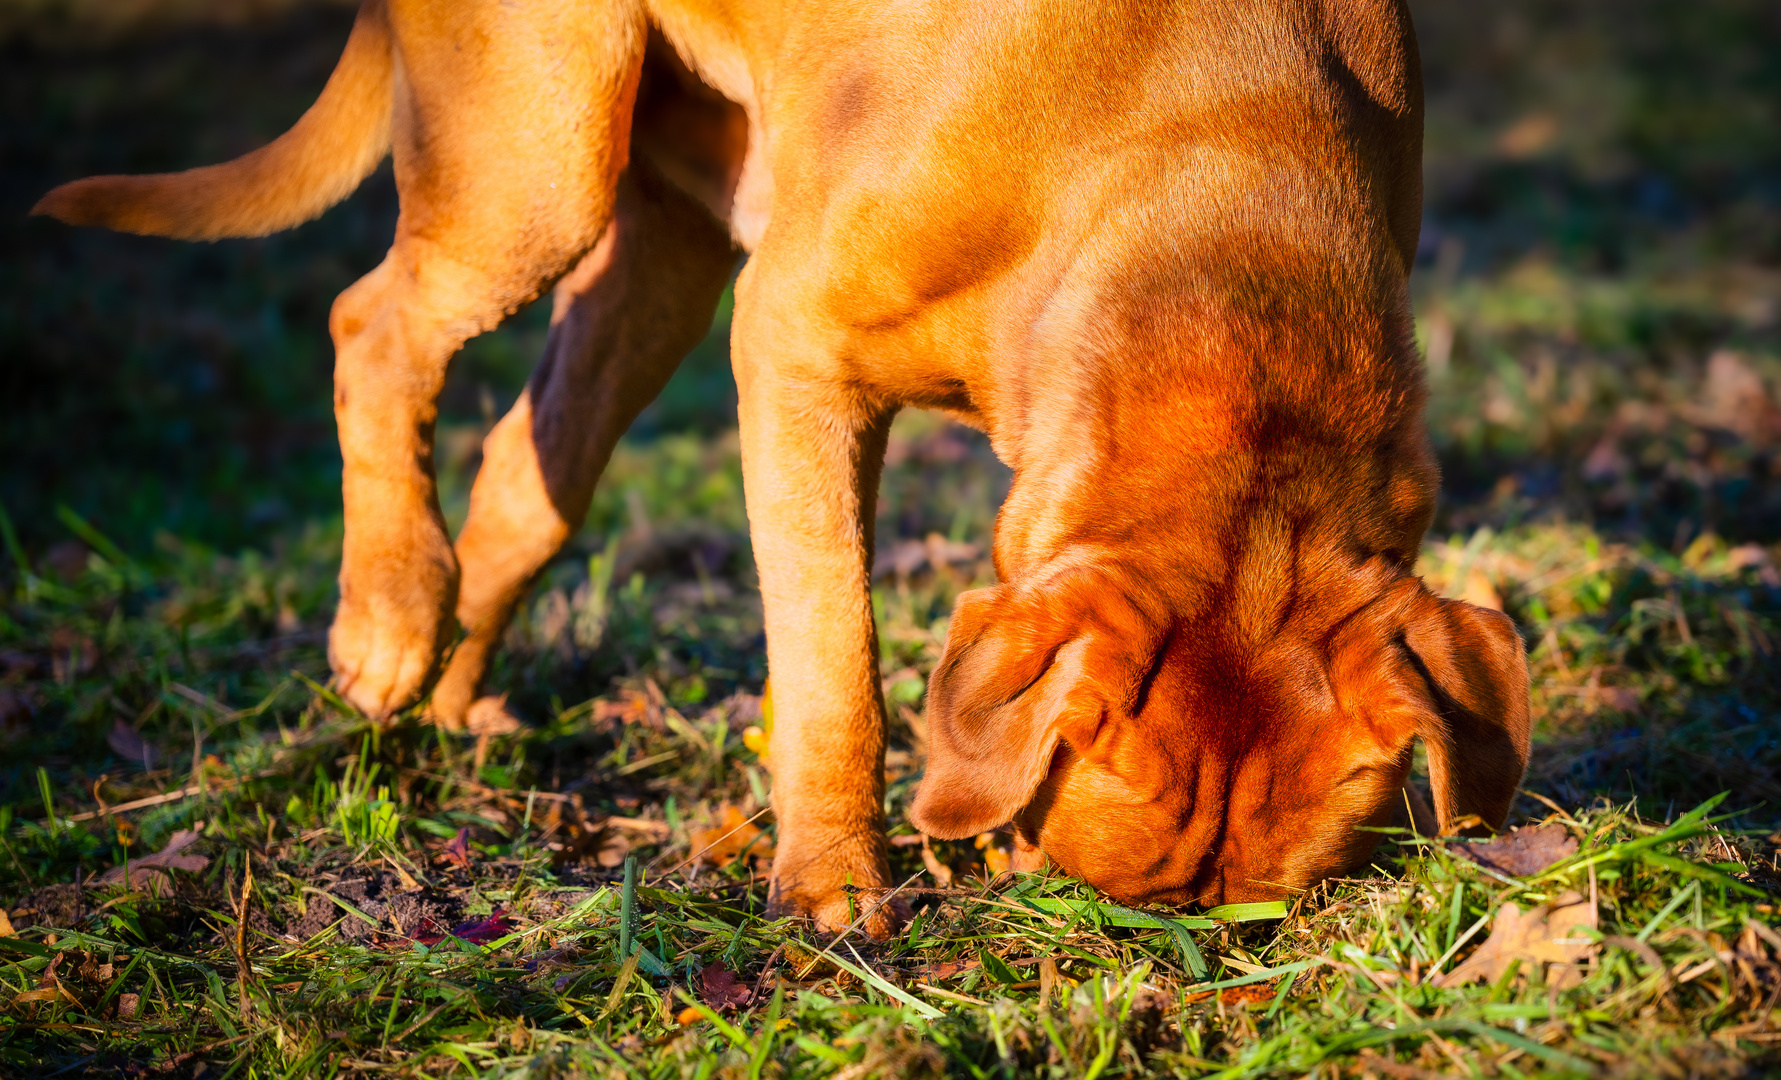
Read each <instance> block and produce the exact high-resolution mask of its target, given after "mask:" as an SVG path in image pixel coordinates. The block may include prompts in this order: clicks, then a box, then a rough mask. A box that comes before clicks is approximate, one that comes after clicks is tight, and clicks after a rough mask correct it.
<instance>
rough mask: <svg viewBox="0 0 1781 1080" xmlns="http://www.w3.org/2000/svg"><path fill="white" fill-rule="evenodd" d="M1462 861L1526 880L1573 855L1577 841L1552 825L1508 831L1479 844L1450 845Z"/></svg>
mask: <svg viewBox="0 0 1781 1080" xmlns="http://www.w3.org/2000/svg"><path fill="white" fill-rule="evenodd" d="M1449 850H1450V851H1452V852H1453V853H1454V854H1455V855H1458V856H1459V857H1460V858H1462V859H1470V860H1471V861H1472V862H1475V863H1477V864H1478V865H1479V866H1487V867H1489V868H1490V869H1492V870H1495V871H1497V872H1498V873H1500V874H1508V875H1509V876H1510V877H1529V876H1531V875H1534V874H1537V873H1539V872H1540V871H1542V870H1544V869H1546V868H1547V867H1548V866H1551V865H1552V864H1553V863H1556V862H1560V861H1562V860H1564V859H1568V858H1570V857H1571V856H1573V855H1575V854H1577V839H1576V837H1574V836H1572V835H1571V834H1570V833H1569V832H1568V831H1566V829H1565V827H1564V826H1563V825H1560V824H1557V823H1556V822H1554V823H1551V824H1547V825H1540V826H1533V825H1523V826H1522V827H1521V828H1519V829H1511V830H1509V831H1508V832H1506V833H1504V834H1503V835H1501V836H1498V837H1496V838H1494V839H1492V840H1490V841H1488V842H1486V843H1483V844H1454V845H1452V846H1451V847H1450V848H1449Z"/></svg>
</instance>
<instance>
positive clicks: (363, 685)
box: [328, 549, 457, 720]
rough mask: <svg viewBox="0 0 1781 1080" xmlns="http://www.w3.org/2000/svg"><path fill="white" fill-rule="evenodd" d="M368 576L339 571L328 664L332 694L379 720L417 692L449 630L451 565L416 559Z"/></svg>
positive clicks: (454, 588)
mask: <svg viewBox="0 0 1781 1080" xmlns="http://www.w3.org/2000/svg"><path fill="white" fill-rule="evenodd" d="M448 550H449V549H448ZM368 576H369V575H365V574H354V575H349V574H347V573H346V572H345V571H344V570H343V572H342V574H341V588H340V610H339V611H338V612H337V613H336V614H335V616H334V625H333V627H332V628H331V629H330V630H329V632H328V663H329V665H330V666H331V667H332V668H333V669H334V685H335V688H336V689H337V690H338V691H339V693H340V696H341V697H343V698H345V699H346V700H347V701H348V702H350V703H351V704H352V705H353V706H354V707H355V708H357V709H359V710H360V711H361V712H363V713H364V714H365V715H366V716H369V717H372V718H373V719H378V720H381V719H383V718H385V717H387V716H389V715H390V714H391V713H393V712H395V711H396V710H397V709H400V708H402V707H403V706H404V705H407V704H409V703H410V702H412V701H413V700H414V699H415V698H417V697H419V696H420V694H421V692H422V691H423V690H424V689H426V685H427V681H428V679H429V678H431V676H432V674H433V672H434V669H435V668H436V666H437V665H438V663H439V657H440V655H441V654H442V653H443V652H444V649H445V646H446V645H447V644H448V642H449V640H450V635H451V632H452V631H453V630H454V629H455V624H454V622H453V620H452V617H451V611H452V603H453V601H454V599H455V598H456V591H457V580H456V566H455V564H450V565H446V566H441V565H439V564H438V563H437V562H436V561H433V560H425V559H421V560H415V561H414V565H411V566H410V567H408V568H406V570H405V572H404V573H403V574H401V575H400V577H399V579H398V580H396V581H389V580H388V578H389V577H394V576H395V575H380V576H381V577H384V578H385V580H383V581H376V580H373V581H366V580H365V578H366V577H368ZM379 586H385V587H379Z"/></svg>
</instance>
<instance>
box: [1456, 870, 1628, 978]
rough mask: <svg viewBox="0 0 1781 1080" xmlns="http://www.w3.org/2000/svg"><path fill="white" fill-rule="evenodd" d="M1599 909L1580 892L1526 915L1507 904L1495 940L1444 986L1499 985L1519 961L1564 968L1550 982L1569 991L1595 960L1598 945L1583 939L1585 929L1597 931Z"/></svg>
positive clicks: (1496, 922) (1499, 916) (1495, 925)
mask: <svg viewBox="0 0 1781 1080" xmlns="http://www.w3.org/2000/svg"><path fill="white" fill-rule="evenodd" d="M1596 926H1597V915H1596V909H1595V905H1594V904H1591V903H1590V902H1589V901H1588V900H1587V899H1585V898H1584V897H1583V896H1581V895H1579V894H1578V893H1575V892H1566V893H1564V894H1563V895H1561V896H1559V897H1558V898H1557V899H1556V900H1554V901H1553V902H1552V903H1550V904H1541V905H1539V906H1537V907H1534V908H1530V909H1529V910H1527V911H1522V910H1521V908H1520V907H1518V906H1516V905H1515V904H1504V905H1503V906H1502V908H1500V909H1499V910H1498V911H1497V915H1496V918H1495V919H1494V920H1492V921H1491V924H1490V938H1489V940H1487V941H1485V943H1484V944H1483V945H1480V946H1479V947H1478V951H1477V952H1475V953H1473V954H1472V955H1471V956H1470V957H1469V958H1467V960H1466V962H1465V963H1463V964H1461V965H1460V966H1458V967H1456V968H1454V969H1453V970H1452V971H1450V972H1448V973H1447V974H1445V975H1443V976H1441V977H1440V979H1439V980H1437V984H1438V985H1440V986H1463V985H1465V984H1466V983H1469V982H1472V981H1474V980H1477V979H1483V980H1485V981H1486V982H1491V983H1494V982H1496V981H1497V980H1498V979H1500V978H1502V977H1503V972H1505V971H1507V970H1508V969H1509V965H1510V964H1511V963H1514V962H1515V961H1517V960H1520V961H1522V962H1524V963H1532V964H1553V965H1558V966H1559V970H1558V971H1556V972H1552V973H1549V974H1548V976H1547V979H1546V982H1547V984H1548V985H1550V986H1557V987H1559V988H1561V989H1562V988H1563V987H1564V986H1568V985H1574V984H1575V983H1577V982H1579V981H1580V980H1581V978H1582V976H1581V975H1580V974H1579V972H1578V970H1577V969H1578V967H1579V966H1580V965H1581V964H1582V963H1583V961H1584V960H1586V959H1588V958H1589V957H1591V956H1594V955H1595V953H1596V950H1597V948H1598V946H1597V945H1596V944H1595V943H1594V942H1593V941H1591V940H1590V939H1589V938H1587V937H1584V936H1582V934H1581V932H1580V929H1579V928H1587V929H1589V930H1594V929H1596Z"/></svg>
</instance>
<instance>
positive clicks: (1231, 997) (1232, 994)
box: [1182, 982, 1280, 1008]
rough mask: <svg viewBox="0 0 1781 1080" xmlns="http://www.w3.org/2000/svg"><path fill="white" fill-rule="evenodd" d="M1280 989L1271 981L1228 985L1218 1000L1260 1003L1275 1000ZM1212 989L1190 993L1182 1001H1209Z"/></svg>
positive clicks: (1239, 1003)
mask: <svg viewBox="0 0 1781 1080" xmlns="http://www.w3.org/2000/svg"><path fill="white" fill-rule="evenodd" d="M1279 989H1280V987H1279V984H1277V983H1271V982H1263V983H1249V984H1247V985H1245V986H1227V987H1225V988H1224V989H1223V990H1221V991H1219V992H1218V1000H1219V1002H1220V1003H1222V1004H1224V1005H1241V1006H1244V1007H1245V1008H1247V1007H1248V1006H1250V1005H1259V1004H1261V1003H1262V1002H1265V1001H1273V1000H1274V994H1275V993H1276V992H1277V991H1278V990H1279ZM1212 993H1213V992H1212V991H1211V990H1203V991H1201V992H1200V993H1197V994H1189V995H1187V996H1186V997H1185V998H1183V999H1182V1001H1184V1002H1186V1003H1187V1004H1189V1005H1191V1004H1193V1003H1194V1002H1196V1001H1207V1000H1210V999H1211V997H1212Z"/></svg>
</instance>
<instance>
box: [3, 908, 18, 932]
mask: <svg viewBox="0 0 1781 1080" xmlns="http://www.w3.org/2000/svg"><path fill="white" fill-rule="evenodd" d="M17 936H18V931H16V930H14V929H13V928H12V920H11V919H10V918H8V917H7V915H6V909H5V908H0V937H17Z"/></svg>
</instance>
